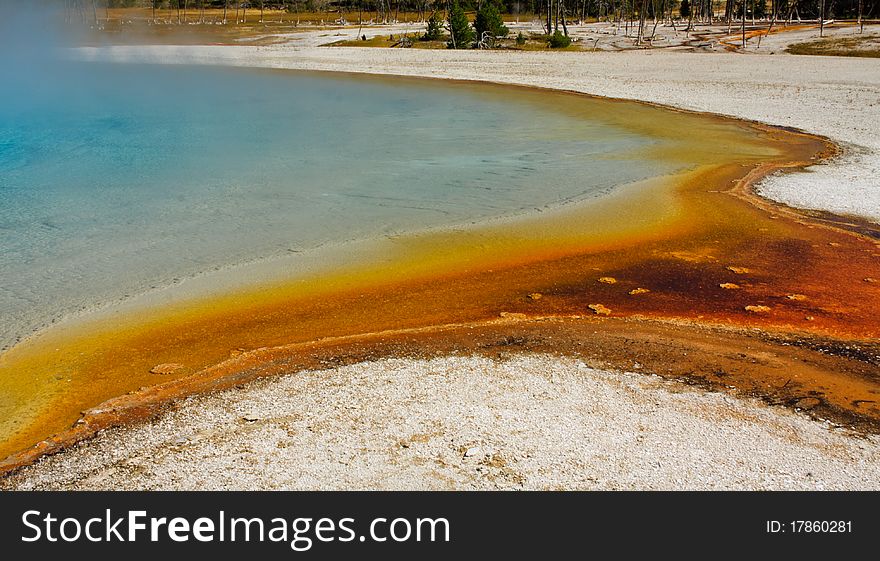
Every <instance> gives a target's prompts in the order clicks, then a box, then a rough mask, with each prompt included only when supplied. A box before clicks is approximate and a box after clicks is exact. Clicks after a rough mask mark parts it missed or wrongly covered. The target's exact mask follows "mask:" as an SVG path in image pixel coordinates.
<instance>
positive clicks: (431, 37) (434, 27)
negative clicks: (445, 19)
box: [422, 12, 443, 41]
mask: <svg viewBox="0 0 880 561" xmlns="http://www.w3.org/2000/svg"><path fill="white" fill-rule="evenodd" d="M442 36H443V23H442V21H441V20H440V16H438V15H437V12H433V13H431V17H429V18H428V22H427V24H426V27H425V34H424V35H422V40H423V41H438V40H439V39H440V37H442Z"/></svg>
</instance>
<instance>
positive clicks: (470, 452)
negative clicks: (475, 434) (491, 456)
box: [463, 446, 480, 458]
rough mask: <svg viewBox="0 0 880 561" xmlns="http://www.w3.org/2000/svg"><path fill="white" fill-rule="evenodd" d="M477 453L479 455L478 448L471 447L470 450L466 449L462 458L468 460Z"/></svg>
mask: <svg viewBox="0 0 880 561" xmlns="http://www.w3.org/2000/svg"><path fill="white" fill-rule="evenodd" d="M479 453H480V448H479V447H478V446H471V447H470V448H468V449H467V450H465V451H464V456H463V457H465V458H470V457H472V456H476V455H477V454H479Z"/></svg>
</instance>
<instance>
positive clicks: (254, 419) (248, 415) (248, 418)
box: [241, 413, 260, 423]
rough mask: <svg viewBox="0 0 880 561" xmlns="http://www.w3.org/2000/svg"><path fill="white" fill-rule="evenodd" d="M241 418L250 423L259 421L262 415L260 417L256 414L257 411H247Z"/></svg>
mask: <svg viewBox="0 0 880 561" xmlns="http://www.w3.org/2000/svg"><path fill="white" fill-rule="evenodd" d="M241 420H242V421H246V422H248V423H256V422H257V421H259V420H260V417H259V415H257V414H255V413H245V414H244V415H242V416H241Z"/></svg>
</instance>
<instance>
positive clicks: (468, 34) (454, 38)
mask: <svg viewBox="0 0 880 561" xmlns="http://www.w3.org/2000/svg"><path fill="white" fill-rule="evenodd" d="M447 25H448V27H449V35H450V38H449V41H448V42H447V43H446V46H447V47H449V48H450V49H469V48H470V47H471V45H472V44H473V42H474V29H473V28H472V27H471V22H469V21H468V18H467V15H465V13H464V10H463V9H461V6H460V5H459V4H458V2H457V1H456V2H453V3H452V6H450V7H449V20H448V21H447Z"/></svg>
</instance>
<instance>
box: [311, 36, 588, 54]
mask: <svg viewBox="0 0 880 561" xmlns="http://www.w3.org/2000/svg"><path fill="white" fill-rule="evenodd" d="M409 37H410V39H412V47H413V48H415V49H445V48H446V41H448V40H449V37H448V36H446V37H443V38H442V39H441V40H439V41H421V40H419V36H418V35H416V34H410V35H409ZM400 39H401V35H400V34H397V35H394V39H393V40H392V39H391V38H390V36H388V35H378V36H376V37H371V38H369V39H367V40H366V41H363V40H361V39H345V40H342V41H334V42H333V43H328V44H327V45H326V46H328V47H385V48H390V47H400V46H401V45H400ZM496 48H497V49H507V50H512V51H549V50H553V51H584V50H593V49H586V48H583V47H582V46H581V43H572V44H571V45H569V46H568V47H564V48H561V49H551V48H550V44H549V39H548V37H547V36H545V35H530V36H529V37H528V38H527V39H526V42H525V43H523V44H521V45H518V44H517V43H516V36H515V35H510V36H509V37H507V38H505V39H501V40H499V41H498V43H497V44H496Z"/></svg>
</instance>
